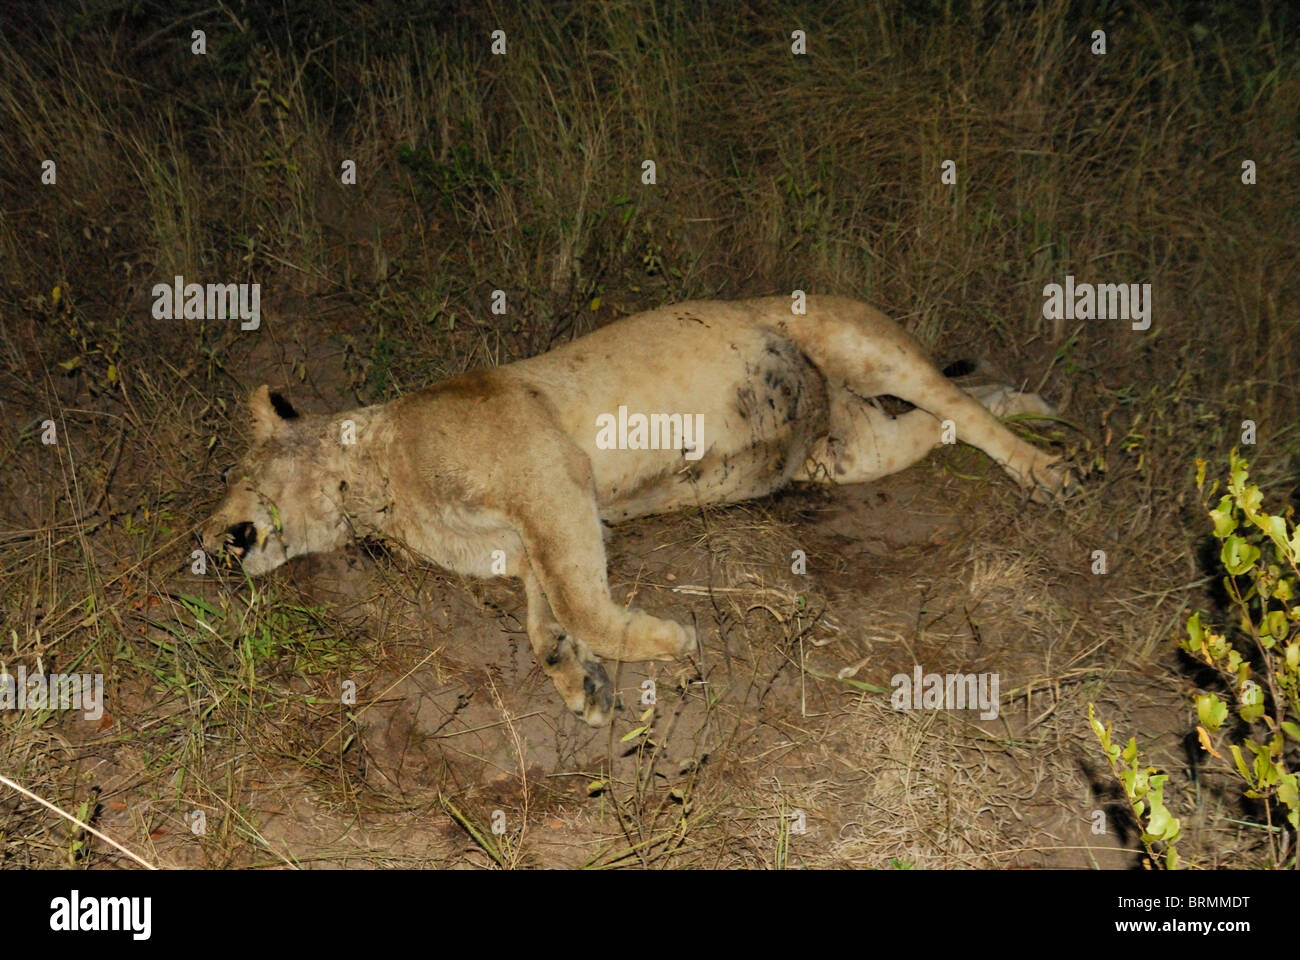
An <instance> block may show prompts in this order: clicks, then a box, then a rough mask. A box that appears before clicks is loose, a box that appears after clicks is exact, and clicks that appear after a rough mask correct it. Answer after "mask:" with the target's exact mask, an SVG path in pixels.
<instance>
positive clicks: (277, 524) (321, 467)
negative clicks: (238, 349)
mask: <svg viewBox="0 0 1300 960" xmlns="http://www.w3.org/2000/svg"><path fill="white" fill-rule="evenodd" d="M249 408H250V411H251V413H252V426H253V446H252V449H250V450H249V451H248V453H247V454H246V455H245V456H244V457H243V459H241V460H240V461H239V463H237V464H236V465H235V466H232V467H231V468H230V469H229V470H227V471H226V475H225V481H226V499H225V500H223V501H222V502H221V505H220V506H219V507H217V510H216V512H215V513H213V515H212V516H211V517H210V518H209V519H208V520H207V522H205V523H204V524H203V526H202V527H201V528H200V534H199V535H200V539H201V540H202V543H203V549H204V550H205V551H207V553H208V554H209V555H210V556H213V557H221V556H225V557H229V558H231V559H234V560H237V561H238V562H239V564H240V566H242V567H243V569H244V572H246V573H248V574H249V575H250V576H258V575H260V574H263V573H267V572H268V571H270V570H274V569H275V568H276V567H278V566H280V565H281V564H282V563H284V562H285V561H286V560H289V559H290V558H292V557H296V556H300V555H302V554H305V553H318V552H320V551H325V550H333V549H336V548H338V547H340V546H342V545H343V544H344V543H345V542H346V541H347V539H348V529H349V528H348V523H347V520H346V517H345V516H344V512H343V507H342V500H343V493H344V491H346V489H347V483H346V482H345V481H344V480H343V479H342V478H341V477H340V471H339V466H338V461H337V457H338V446H337V444H331V443H328V442H327V440H326V435H327V431H328V428H329V422H328V420H327V418H325V417H311V416H309V417H300V416H299V415H298V413H297V412H296V411H295V410H294V409H293V407H292V406H290V405H289V402H288V401H287V400H285V399H284V398H283V397H281V396H280V395H279V394H278V393H271V392H270V390H269V389H268V388H267V387H266V386H261V387H258V388H257V389H256V390H254V391H253V395H252V397H251V398H250V399H249Z"/></svg>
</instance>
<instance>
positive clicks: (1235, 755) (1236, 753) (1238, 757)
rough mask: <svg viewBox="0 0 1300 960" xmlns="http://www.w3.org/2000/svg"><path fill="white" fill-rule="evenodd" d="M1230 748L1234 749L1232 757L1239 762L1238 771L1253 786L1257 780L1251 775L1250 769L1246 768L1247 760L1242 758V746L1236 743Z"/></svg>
mask: <svg viewBox="0 0 1300 960" xmlns="http://www.w3.org/2000/svg"><path fill="white" fill-rule="evenodd" d="M1228 749H1229V750H1231V751H1232V759H1233V760H1235V761H1236V763H1237V772H1238V773H1240V774H1241V777H1242V779H1243V780H1245V781H1246V783H1248V784H1250V786H1252V787H1253V786H1254V785H1255V781H1254V780H1252V779H1251V777H1250V770H1248V769H1247V768H1246V761H1245V760H1243V759H1242V758H1241V747H1239V746H1237V745H1236V744H1235V743H1234V744H1233V745H1232V746H1230V747H1229V748H1228Z"/></svg>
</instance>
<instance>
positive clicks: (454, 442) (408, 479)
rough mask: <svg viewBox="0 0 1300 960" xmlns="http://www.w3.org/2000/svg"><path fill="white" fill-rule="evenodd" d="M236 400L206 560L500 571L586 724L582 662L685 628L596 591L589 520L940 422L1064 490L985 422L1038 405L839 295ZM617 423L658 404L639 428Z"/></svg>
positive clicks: (683, 644) (1044, 485) (868, 470)
mask: <svg viewBox="0 0 1300 960" xmlns="http://www.w3.org/2000/svg"><path fill="white" fill-rule="evenodd" d="M883 395H892V396H894V397H898V398H901V399H902V400H906V401H907V402H908V403H911V404H913V405H914V406H915V407H916V409H914V410H911V411H909V412H907V413H904V414H902V415H901V416H897V417H891V416H889V415H888V414H887V413H885V412H884V411H883V409H881V407H880V406H879V405H877V404H874V403H872V402H870V398H873V397H878V396H883ZM251 407H252V426H253V447H252V449H251V450H250V451H249V452H248V454H247V456H245V458H244V459H243V460H242V461H241V463H240V464H239V465H238V466H237V467H235V468H233V469H232V470H231V471H230V474H229V476H228V478H227V487H228V489H227V494H226V499H225V500H224V502H222V504H221V505H220V507H218V508H217V510H216V512H215V513H214V514H213V516H212V517H211V519H209V520H208V521H207V522H206V523H205V524H204V525H203V528H202V532H201V536H202V540H203V545H204V547H205V549H206V550H208V551H209V552H210V553H213V554H220V553H225V554H227V555H229V556H230V557H233V558H236V559H238V561H239V562H240V563H241V564H242V565H243V569H244V570H245V571H246V572H247V573H249V574H250V575H254V576H255V575H258V574H263V573H266V572H267V571H269V570H272V569H274V568H275V567H278V566H279V565H280V564H282V563H284V562H285V561H286V560H288V559H289V558H291V557H295V556H300V555H302V554H306V553H314V552H318V551H324V550H333V549H335V548H337V547H340V546H342V545H343V544H344V543H346V542H347V541H348V540H349V539H350V538H352V537H354V536H372V537H379V538H383V539H386V540H390V541H394V542H397V543H400V544H403V545H405V547H406V548H408V549H409V550H411V551H413V552H414V553H416V554H418V555H419V556H421V557H424V558H425V559H427V560H429V561H432V562H433V563H436V564H439V565H440V566H443V567H446V568H448V569H451V570H455V571H457V572H460V573H463V574H473V575H477V576H483V577H488V576H494V575H501V574H504V575H507V576H512V577H520V578H521V579H522V580H523V583H524V590H525V593H526V595H527V600H528V616H527V619H528V624H527V625H528V635H529V638H530V640H531V643H532V647H533V651H534V654H535V656H536V657H537V660H538V662H539V663H540V664H541V666H542V669H543V670H545V671H546V673H547V674H548V675H549V676H550V677H551V678H552V680H553V681H554V683H555V686H556V689H557V690H558V691H559V693H560V696H561V697H563V699H564V702H565V704H567V705H568V707H569V709H570V710H572V711H574V712H575V713H577V714H578V715H580V716H581V717H583V719H585V720H586V721H587V722H588V723H590V724H592V725H593V726H597V725H601V724H604V723H607V722H608V721H609V718H610V715H611V712H612V710H613V702H612V700H613V697H612V686H611V684H610V681H609V678H608V676H607V675H606V673H605V670H604V668H603V666H602V665H601V658H607V659H616V660H671V659H674V658H677V657H682V656H684V655H687V654H690V653H692V652H693V651H695V650H696V636H695V631H694V629H693V628H691V627H687V626H683V625H681V624H679V623H676V622H674V621H672V620H664V619H661V618H659V617H653V616H651V615H649V614H647V613H644V612H642V611H640V610H636V609H624V608H623V607H620V606H618V605H617V604H615V603H614V601H613V600H612V598H611V597H610V593H609V585H608V581H607V577H606V566H605V549H604V542H603V539H602V535H601V521H602V520H607V521H618V520H624V519H627V518H630V517H639V516H645V515H647V514H653V513H664V512H668V511H672V510H678V509H682V508H686V507H692V506H695V505H698V504H706V503H731V502H735V501H739V500H747V499H750V498H752V497H760V496H763V495H764V494H768V493H771V492H773V491H775V490H778V489H780V488H781V487H783V486H785V485H786V484H788V483H790V482H792V481H807V482H831V483H861V482H863V481H867V480H872V479H875V478H878V477H882V476H885V475H887V474H890V473H894V472H896V471H898V470H902V469H904V468H905V467H907V466H910V465H911V464H913V463H916V462H917V461H918V460H920V459H921V458H922V457H924V456H925V455H926V454H927V453H928V452H929V451H930V450H931V449H933V448H934V447H935V445H936V444H938V443H939V442H940V440H941V434H942V431H943V430H944V429H945V428H947V429H948V430H949V431H951V430H952V429H954V428H955V431H956V437H957V438H958V439H960V440H962V441H964V442H966V443H970V444H973V445H974V446H976V447H979V448H980V449H981V450H983V451H984V452H985V453H987V454H988V455H989V456H991V457H992V458H993V459H994V460H995V461H997V462H998V463H999V464H1000V465H1001V466H1002V467H1003V469H1004V470H1006V472H1007V473H1008V474H1010V475H1011V477H1012V478H1013V479H1014V480H1015V481H1016V482H1017V483H1019V484H1020V485H1021V486H1022V487H1023V488H1025V489H1026V490H1027V491H1028V492H1029V494H1030V495H1031V496H1032V497H1033V498H1034V499H1036V500H1039V501H1042V500H1046V499H1050V498H1052V497H1054V496H1057V495H1059V494H1061V493H1062V492H1064V491H1065V490H1066V489H1067V487H1069V486H1070V484H1071V483H1072V480H1071V476H1070V473H1069V471H1068V470H1067V469H1066V468H1065V467H1064V466H1063V465H1062V464H1060V463H1059V462H1057V461H1056V460H1054V459H1053V458H1052V457H1051V456H1049V455H1048V454H1046V453H1044V452H1043V451H1041V450H1039V449H1037V448H1036V447H1033V446H1031V445H1030V444H1027V443H1025V442H1024V441H1022V440H1020V439H1018V438H1017V437H1016V436H1015V435H1013V434H1012V433H1011V432H1010V431H1009V430H1007V429H1006V428H1005V427H1004V426H1002V424H1001V423H999V422H998V420H997V419H996V417H997V416H1007V415H1010V414H1015V413H1034V414H1048V413H1050V411H1051V408H1050V407H1049V406H1048V405H1047V404H1046V403H1044V402H1043V401H1042V400H1040V399H1039V398H1038V397H1036V396H1034V395H1033V394H1025V393H1017V392H1015V391H1012V390H1011V389H1009V388H1006V387H991V388H989V387H986V388H984V389H982V390H979V391H972V392H971V393H966V392H963V391H962V390H961V389H959V388H958V387H957V386H955V385H954V384H953V383H952V382H951V381H949V380H948V379H946V378H945V377H944V376H943V375H942V374H941V373H940V372H939V371H938V370H937V369H935V367H934V366H933V365H932V364H931V363H930V361H929V359H928V358H927V357H926V355H925V353H924V351H922V349H921V347H920V345H919V344H918V343H917V342H916V341H915V340H914V339H913V338H912V337H911V336H910V335H908V334H907V333H906V332H905V331H904V330H902V329H901V328H900V327H899V326H898V325H897V324H895V323H893V322H892V321H891V320H889V319H888V318H887V317H885V316H884V315H883V314H882V313H880V312H879V311H878V310H875V309H874V308H872V307H870V306H867V305H866V304H862V303H857V302H854V301H852V300H847V299H843V298H840V297H826V296H812V297H809V298H808V299H807V312H806V313H805V314H794V313H793V312H792V310H791V301H790V300H789V299H785V298H778V297H771V298H766V299H758V300H745V301H738V302H734V303H723V302H716V301H698V302H689V303H681V304H677V305H676V306H671V307H664V308H662V309H659V310H651V311H649V312H646V313H641V314H637V315H635V316H631V317H626V318H624V319H622V320H619V321H616V322H614V323H611V324H609V325H608V326H606V327H603V328H601V329H599V330H596V331H595V332H593V333H591V334H588V335H587V336H585V337H582V338H581V339H579V340H575V341H574V342H572V343H569V344H566V345H564V346H562V347H559V348H557V349H555V350H552V351H550V352H549V353H545V354H542V355H541V356H537V357H533V358H531V359H528V360H522V361H519V362H517V363H512V364H509V365H508V366H504V367H497V368H492V369H483V370H474V371H471V372H469V373H465V374H462V375H460V376H458V377H455V378H453V379H450V380H446V381H444V382H442V383H438V384H435V385H433V386H431V387H427V388H425V389H423V390H420V391H418V392H416V393H412V394H409V395H407V396H404V397H402V398H400V399H398V400H394V401H392V402H390V403H385V404H379V405H376V406H370V407H363V408H361V409H357V410H352V411H349V412H347V413H342V414H338V415H334V416H301V417H300V416H298V415H297V414H296V413H295V412H294V411H293V409H292V407H290V406H289V404H288V403H287V402H286V401H284V400H283V399H282V398H281V397H279V395H277V394H272V393H270V392H269V391H268V389H267V388H266V387H265V386H262V387H259V388H258V389H257V390H256V391H255V392H254V393H253V396H252V400H251ZM620 407H623V408H625V410H624V411H623V413H624V414H626V418H625V423H626V424H627V429H626V431H625V436H626V438H627V443H626V444H625V446H627V447H638V446H640V447H647V446H651V447H652V446H657V447H659V449H644V448H642V449H617V448H616V449H610V448H608V447H609V444H608V443H607V442H598V438H600V437H602V436H603V437H604V439H605V440H608V439H609V438H611V437H613V436H615V435H617V434H618V430H616V429H614V430H611V429H610V428H609V426H608V425H609V424H610V423H611V422H616V421H618V419H619V414H620V409H619V408H620ZM636 414H644V415H652V414H653V415H658V417H657V419H656V420H655V421H654V426H655V429H654V430H653V431H651V433H652V434H653V439H651V438H650V437H648V436H646V431H644V430H642V431H641V432H640V433H638V432H637V430H636V428H635V424H634V415H636ZM673 415H680V416H678V418H677V419H676V420H673V419H672V417H673ZM696 415H698V417H697V416H696ZM687 418H693V419H692V420H691V421H690V422H693V423H696V424H698V425H699V426H700V433H699V435H698V436H695V437H694V438H693V443H692V442H689V441H691V440H692V438H691V437H690V436H688V435H687V434H685V433H682V432H681V430H679V429H676V425H677V424H679V423H682V422H684V421H686V420H687ZM945 421H947V423H945ZM602 424H605V427H604V429H602V426H601V425H602ZM670 424H671V425H672V428H671V429H670V427H669V425H670ZM655 440H659V441H664V442H658V443H656V442H654V441H655ZM642 441H644V442H642ZM674 442H676V443H679V444H680V446H678V447H677V448H675V449H674V448H672V443H674Z"/></svg>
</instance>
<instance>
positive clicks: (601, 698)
mask: <svg viewBox="0 0 1300 960" xmlns="http://www.w3.org/2000/svg"><path fill="white" fill-rule="evenodd" d="M545 669H546V672H547V674H548V675H549V676H550V678H551V681H552V682H553V683H554V684H555V689H556V690H557V691H558V692H559V694H560V696H561V697H563V698H564V705H565V706H567V707H568V708H569V709H570V710H572V711H573V712H574V713H575V714H577V715H578V716H579V717H581V718H582V719H583V722H584V723H586V724H587V725H588V726H592V727H603V726H605V725H606V724H608V723H609V721H610V719H611V718H612V717H613V715H614V684H613V683H611V682H610V679H609V674H608V673H606V672H605V666H604V664H602V663H601V662H600V658H599V657H597V656H596V655H595V654H594V653H592V652H591V648H590V647H588V646H587V645H586V644H585V643H583V642H582V641H581V640H579V639H577V638H576V637H570V636H568V635H567V634H566V635H563V636H561V637H560V638H559V639H558V640H556V641H555V646H554V647H553V648H552V649H551V652H550V653H549V654H548V655H547V657H546V664H545Z"/></svg>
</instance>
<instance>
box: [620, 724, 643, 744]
mask: <svg viewBox="0 0 1300 960" xmlns="http://www.w3.org/2000/svg"><path fill="white" fill-rule="evenodd" d="M647 729H649V728H648V727H637V728H636V729H635V730H632V731H630V732H628V733H625V734H623V736H622V737H621V738H619V741H618V742H619V743H627V742H628V741H629V740H631V739H633V738H634V737H639V736H640V735H641V734H643V733H645V732H646V730H647Z"/></svg>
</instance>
